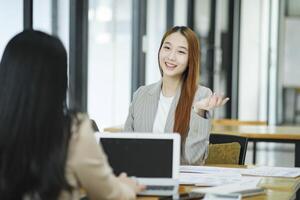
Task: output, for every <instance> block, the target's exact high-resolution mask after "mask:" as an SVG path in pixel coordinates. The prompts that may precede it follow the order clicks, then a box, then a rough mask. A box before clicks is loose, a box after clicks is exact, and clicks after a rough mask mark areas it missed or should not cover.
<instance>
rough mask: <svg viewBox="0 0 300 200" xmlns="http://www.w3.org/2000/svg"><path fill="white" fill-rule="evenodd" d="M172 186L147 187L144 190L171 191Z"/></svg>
mask: <svg viewBox="0 0 300 200" xmlns="http://www.w3.org/2000/svg"><path fill="white" fill-rule="evenodd" d="M173 189H174V186H171V185H147V186H146V190H173Z"/></svg>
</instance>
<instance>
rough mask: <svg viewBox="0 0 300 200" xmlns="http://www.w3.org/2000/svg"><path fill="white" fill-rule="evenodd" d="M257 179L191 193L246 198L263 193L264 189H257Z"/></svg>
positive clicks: (243, 180)
mask: <svg viewBox="0 0 300 200" xmlns="http://www.w3.org/2000/svg"><path fill="white" fill-rule="evenodd" d="M260 180H261V178H259V177H247V178H246V179H242V180H240V181H238V182H236V183H232V184H225V185H220V186H216V187H210V188H196V189H194V190H193V191H192V192H197V193H204V194H217V195H223V196H228V197H237V198H240V197H247V196H253V195H258V194H262V193H264V189H263V188H260V187H258V186H257V185H258V183H259V181H260Z"/></svg>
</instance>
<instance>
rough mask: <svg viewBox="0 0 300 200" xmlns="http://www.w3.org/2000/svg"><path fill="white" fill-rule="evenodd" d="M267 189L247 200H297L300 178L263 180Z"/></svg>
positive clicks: (140, 199)
mask: <svg viewBox="0 0 300 200" xmlns="http://www.w3.org/2000/svg"><path fill="white" fill-rule="evenodd" d="M259 185H260V186H261V187H263V188H265V189H266V193H265V194H262V195H257V196H252V197H247V198H243V199H247V200H291V199H296V193H297V190H299V187H300V178H299V177H298V178H296V179H293V178H270V177H268V178H263V179H262V181H261V182H260V184H259ZM193 188H195V186H180V191H181V192H188V191H191V190H192V189H193ZM158 199H159V198H158V197H138V200H158Z"/></svg>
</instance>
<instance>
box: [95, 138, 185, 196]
mask: <svg viewBox="0 0 300 200" xmlns="http://www.w3.org/2000/svg"><path fill="white" fill-rule="evenodd" d="M99 136H100V140H99V142H100V143H101V144H102V147H103V149H104V152H105V153H106V155H107V158H108V161H109V164H110V165H111V166H112V168H113V171H114V173H115V175H119V174H120V173H121V172H126V173H127V175H128V176H132V177H135V178H136V179H137V180H138V182H139V183H141V184H143V185H146V190H145V191H143V192H141V193H140V195H158V196H169V195H175V194H177V193H178V184H179V181H178V178H179V165H180V163H179V162H180V135H179V134H177V133H168V134H167V133H164V134H155V133H102V134H99Z"/></svg>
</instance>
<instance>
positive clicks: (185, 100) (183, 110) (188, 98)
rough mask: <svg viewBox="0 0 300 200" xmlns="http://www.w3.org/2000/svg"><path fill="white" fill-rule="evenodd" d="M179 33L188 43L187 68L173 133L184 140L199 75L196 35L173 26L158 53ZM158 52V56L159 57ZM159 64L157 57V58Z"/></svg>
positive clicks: (189, 30) (183, 78) (165, 35)
mask: <svg viewBox="0 0 300 200" xmlns="http://www.w3.org/2000/svg"><path fill="white" fill-rule="evenodd" d="M176 32H178V33H180V34H181V35H183V36H184V37H185V38H186V40H187V42H188V52H189V53H188V67H187V68H186V70H185V71H184V72H183V74H182V81H183V82H182V86H181V94H180V97H179V101H178V104H177V107H176V111H175V122H174V127H173V131H174V132H177V133H180V135H181V137H182V138H185V137H186V135H187V132H188V129H189V123H190V115H191V108H192V104H193V100H194V96H195V93H196V91H197V87H198V86H197V85H198V82H199V73H200V47H199V41H198V39H197V35H196V34H195V32H194V31H192V30H191V29H190V28H188V27H186V26H174V27H173V28H171V29H170V30H168V31H167V32H166V33H165V34H164V36H163V38H162V40H161V43H160V47H159V52H160V50H161V47H162V45H163V43H164V41H165V39H166V38H167V37H168V36H169V35H171V34H173V33H176ZM159 52H158V56H159ZM158 63H159V57H158ZM159 68H160V73H161V75H162V76H163V71H162V69H161V66H159Z"/></svg>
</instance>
